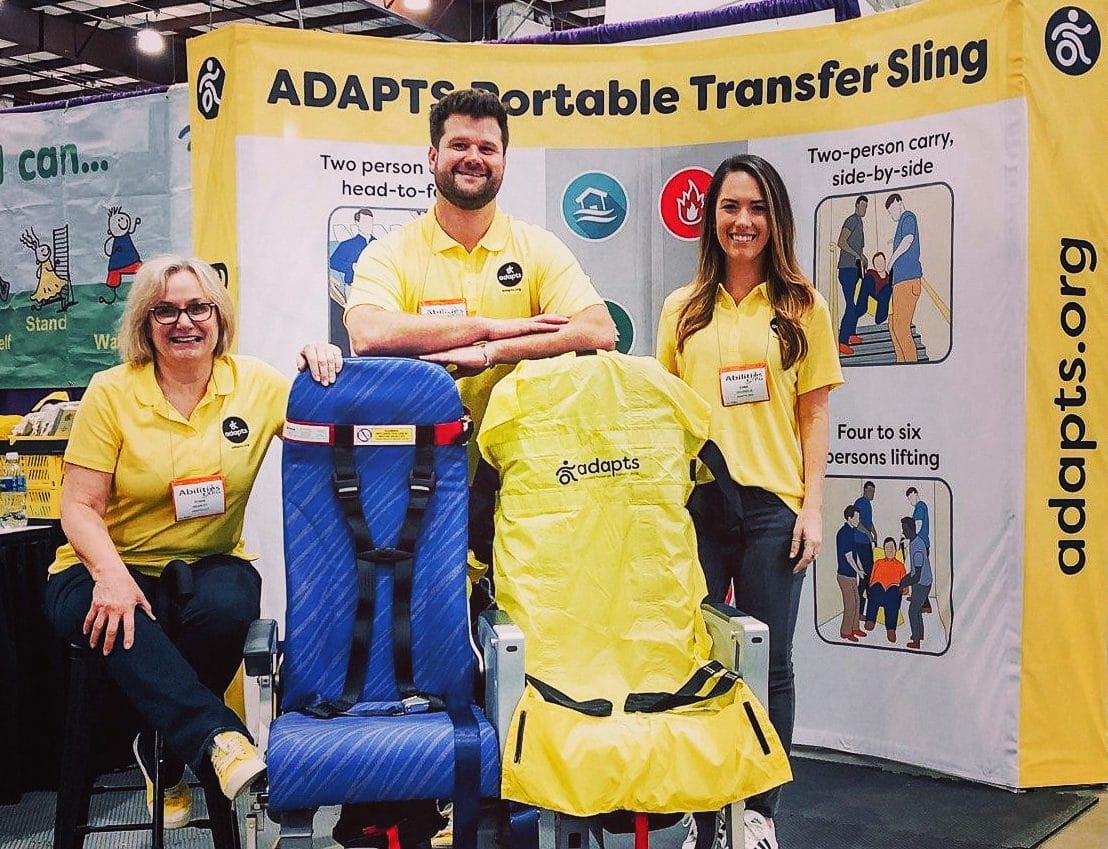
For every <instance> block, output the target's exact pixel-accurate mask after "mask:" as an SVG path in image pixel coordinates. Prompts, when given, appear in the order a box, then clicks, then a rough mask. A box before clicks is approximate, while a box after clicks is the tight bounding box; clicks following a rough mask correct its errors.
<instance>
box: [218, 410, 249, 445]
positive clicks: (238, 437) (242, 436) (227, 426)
mask: <svg viewBox="0 0 1108 849" xmlns="http://www.w3.org/2000/svg"><path fill="white" fill-rule="evenodd" d="M223 435H224V436H225V437H227V439H229V440H230V441H231V442H234V443H235V444H236V445H237V444H238V443H240V442H245V441H246V437H248V436H249V435H250V428H249V427H247V425H246V422H244V421H243V420H242V419H240V418H236V417H235V416H231V417H230V418H227V419H224V420H223Z"/></svg>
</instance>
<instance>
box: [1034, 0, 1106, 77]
mask: <svg viewBox="0 0 1108 849" xmlns="http://www.w3.org/2000/svg"><path fill="white" fill-rule="evenodd" d="M1045 35H1046V55H1047V56H1049V57H1050V61H1051V63H1052V64H1053V65H1054V67H1055V68H1057V69H1058V70H1059V71H1061V72H1062V73H1063V74H1069V75H1070V76H1071V77H1076V76H1080V75H1081V74H1084V73H1085V72H1087V71H1089V70H1090V69H1091V68H1092V67H1093V65H1095V64H1096V60H1097V59H1099V58H1100V29H1099V28H1098V27H1097V25H1096V21H1094V20H1093V16H1092V15H1090V14H1089V13H1088V12H1086V11H1085V10H1084V9H1081V8H1078V7H1077V6H1064V7H1063V8H1061V9H1059V10H1058V11H1057V12H1055V13H1054V14H1053V15H1051V16H1050V20H1049V21H1047V22H1046V34H1045Z"/></svg>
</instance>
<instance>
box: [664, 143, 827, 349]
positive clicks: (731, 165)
mask: <svg viewBox="0 0 1108 849" xmlns="http://www.w3.org/2000/svg"><path fill="white" fill-rule="evenodd" d="M736 171H743V172H745V173H747V174H749V175H750V176H751V177H753V178H754V180H755V182H757V183H758V187H759V188H760V189H761V190H762V195H763V197H765V199H766V205H767V207H768V209H769V235H770V238H769V245H768V252H769V257H768V260H769V261H768V262H766V263H765V275H766V293H767V295H768V296H769V302H770V305H771V306H772V307H773V312H774V315H775V317H776V319H777V338H778V339H779V340H780V344H781V364H782V365H783V366H784V368H786V369H788V368H792V367H793V365H795V364H796V363H797V361H799V360H801V359H803V358H804V357H805V355H807V353H808V339H807V338H806V337H805V335H804V330H803V328H802V327H801V326H800V320H801V318H803V317H804V316H805V315H806V314H807V313H808V310H810V309H811V308H812V304H813V303H814V300H815V299H814V297H813V294H812V284H811V283H809V282H808V279H807V278H806V277H805V276H804V274H803V273H802V272H801V271H800V266H799V264H798V263H797V261H796V251H795V248H794V244H795V238H796V237H795V225H794V223H793V211H792V206H791V205H790V204H789V193H788V191H787V190H786V189H785V183H784V181H782V179H781V175H780V174H778V173H777V169H775V168H774V167H773V166H772V165H770V164H769V163H768V162H766V160H764V159H762V157H760V156H754V155H753V154H748V153H741V154H738V155H737V156H732V157H730V158H729V159H725V160H723V162H721V163H720V165H719V167H718V168H717V169H716V173H715V174H713V175H712V182H711V183H710V184H709V185H708V192H707V195H706V196H705V198H704V221H703V223H702V224H701V229H700V241H699V251H698V253H699V256H698V259H697V265H696V276H695V277H694V278H693V281H692V287H693V291H692V294H691V295H690V296H689V299H688V301H686V302H685V306H684V307H683V308H682V309H681V314H680V315H679V316H678V318H677V350H678V351H681V350H683V349H684V346H685V340H686V339H688V338H689V337H690V336H692V335H693V334H694V333H696V332H697V331H698V330H702V329H703V328H704V327H707V325H708V322H710V321H711V320H712V310H713V309H714V308H715V304H716V292H717V291H718V289H719V286H720V285H721V284H723V283H724V282H725V279H726V271H727V255H726V254H725V253H724V251H723V246H722V245H720V243H719V239H718V238H717V237H716V203H717V202H718V201H719V193H720V191H721V189H722V188H723V181H724V180H725V179H726V178H727V175H728V174H734V173H735V172H736Z"/></svg>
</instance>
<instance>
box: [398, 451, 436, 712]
mask: <svg viewBox="0 0 1108 849" xmlns="http://www.w3.org/2000/svg"><path fill="white" fill-rule="evenodd" d="M434 491H435V442H434V433H433V432H429V431H428V430H427V429H424V430H421V431H417V433H416V452H415V463H414V464H413V466H412V471H411V474H409V475H408V509H407V511H406V512H405V513H404V523H403V524H402V525H401V526H400V538H399V540H398V541H397V543H396V551H397V556H396V559H395V560H394V561H393V567H392V659H393V667H394V669H395V672H396V687H397V689H398V690H399V691H400V696H401V697H402V698H407V697H408V696H412V695H415V694H416V692H417V691H416V688H415V683H414V681H413V680H412V679H413V675H412V571H413V565H414V561H415V547H416V540H417V538H418V537H419V529H420V527H421V526H422V525H423V515H424V513H426V512H427V505H428V503H429V502H430V501H431V495H432V494H433V493H434Z"/></svg>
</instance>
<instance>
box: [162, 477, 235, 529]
mask: <svg viewBox="0 0 1108 849" xmlns="http://www.w3.org/2000/svg"><path fill="white" fill-rule="evenodd" d="M169 490H170V493H171V494H172V496H173V518H174V519H176V520H177V521H178V522H184V521H185V520H186V519H199V518H201V517H202V516H220V515H222V514H223V513H225V512H226V511H227V489H226V486H225V485H224V482H223V475H208V476H207V477H202V478H181V479H178V480H175V481H170V482H169Z"/></svg>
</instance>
